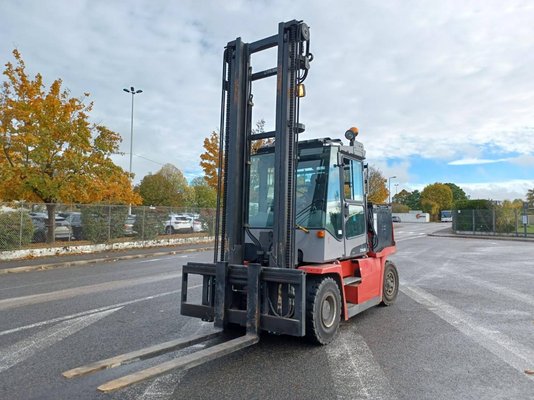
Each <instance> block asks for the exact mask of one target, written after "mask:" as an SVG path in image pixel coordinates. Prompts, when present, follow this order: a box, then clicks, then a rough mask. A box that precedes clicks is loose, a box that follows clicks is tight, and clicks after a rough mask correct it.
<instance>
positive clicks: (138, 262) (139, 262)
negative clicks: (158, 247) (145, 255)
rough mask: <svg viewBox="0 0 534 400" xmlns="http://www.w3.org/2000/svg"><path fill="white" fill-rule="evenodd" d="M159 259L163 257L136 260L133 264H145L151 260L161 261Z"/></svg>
mask: <svg viewBox="0 0 534 400" xmlns="http://www.w3.org/2000/svg"><path fill="white" fill-rule="evenodd" d="M159 260H161V258H152V259H150V260H142V261H136V262H133V263H132V264H143V263H149V262H153V261H159Z"/></svg>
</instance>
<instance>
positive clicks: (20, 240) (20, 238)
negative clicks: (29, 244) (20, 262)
mask: <svg viewBox="0 0 534 400" xmlns="http://www.w3.org/2000/svg"><path fill="white" fill-rule="evenodd" d="M22 204H23V202H21V204H20V208H19V210H20V225H19V249H20V248H22Z"/></svg>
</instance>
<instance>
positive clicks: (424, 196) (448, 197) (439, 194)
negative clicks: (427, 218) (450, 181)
mask: <svg viewBox="0 0 534 400" xmlns="http://www.w3.org/2000/svg"><path fill="white" fill-rule="evenodd" d="M451 207H452V190H451V188H450V187H449V186H447V185H445V184H443V183H434V184H432V185H427V186H426V187H425V188H424V189H423V191H422V192H421V208H422V209H423V211H424V212H427V213H429V214H431V215H432V218H433V219H437V217H438V214H439V212H440V211H441V210H448V209H450V208H451Z"/></svg>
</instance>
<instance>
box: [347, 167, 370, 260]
mask: <svg viewBox="0 0 534 400" xmlns="http://www.w3.org/2000/svg"><path fill="white" fill-rule="evenodd" d="M342 168H343V197H344V202H343V206H344V207H343V216H344V227H343V228H344V229H343V240H344V244H345V257H356V256H359V255H364V254H366V253H367V221H366V213H365V195H364V188H363V187H364V186H363V164H362V161H361V160H358V159H353V158H349V157H344V158H343V162H342Z"/></svg>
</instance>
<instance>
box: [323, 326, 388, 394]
mask: <svg viewBox="0 0 534 400" xmlns="http://www.w3.org/2000/svg"><path fill="white" fill-rule="evenodd" d="M345 336H347V335H343V334H341V335H340V336H339V337H338V339H337V340H336V341H335V342H334V343H332V344H330V345H329V346H326V347H325V349H326V355H327V358H328V364H329V366H330V371H331V373H332V378H333V379H334V387H335V389H336V394H337V399H347V400H356V399H366V400H382V399H388V400H396V399H397V398H398V397H397V395H396V394H395V391H394V390H393V388H392V387H391V384H390V383H389V380H388V378H387V377H386V375H385V374H384V371H382V368H381V367H380V365H379V364H378V363H377V362H376V361H375V359H374V357H373V353H372V352H371V349H369V346H367V344H366V343H365V340H364V338H363V337H362V336H361V335H359V334H358V333H356V332H354V330H351V331H350V332H349V334H348V336H350V339H349V338H346V337H345Z"/></svg>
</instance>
